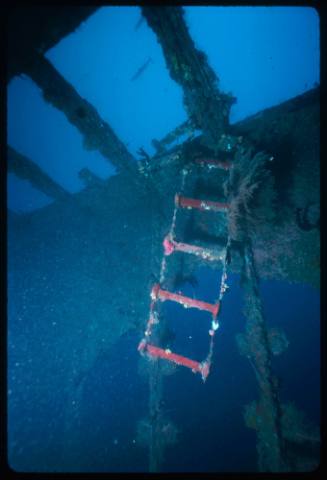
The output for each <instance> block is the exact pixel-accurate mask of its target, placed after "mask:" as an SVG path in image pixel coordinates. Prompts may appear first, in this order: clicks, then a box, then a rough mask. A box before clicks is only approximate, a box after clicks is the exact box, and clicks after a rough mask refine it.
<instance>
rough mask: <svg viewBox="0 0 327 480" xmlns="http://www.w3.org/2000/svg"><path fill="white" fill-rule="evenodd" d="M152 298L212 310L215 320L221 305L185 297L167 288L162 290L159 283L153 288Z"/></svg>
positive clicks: (207, 310)
mask: <svg viewBox="0 0 327 480" xmlns="http://www.w3.org/2000/svg"><path fill="white" fill-rule="evenodd" d="M151 298H152V299H153V300H161V301H162V302H164V301H165V300H171V301H172V302H176V303H180V304H181V305H183V307H185V308H198V309H199V310H204V311H206V312H210V313H211V314H212V316H213V319H214V320H215V319H216V317H217V315H218V312H219V307H220V303H219V302H218V303H215V304H212V303H207V302H203V301H202V300H196V299H194V298H190V297H185V296H184V295H180V294H179V293H172V292H168V291H167V290H162V289H161V288H160V285H159V283H157V284H155V285H153V287H152V290H151Z"/></svg>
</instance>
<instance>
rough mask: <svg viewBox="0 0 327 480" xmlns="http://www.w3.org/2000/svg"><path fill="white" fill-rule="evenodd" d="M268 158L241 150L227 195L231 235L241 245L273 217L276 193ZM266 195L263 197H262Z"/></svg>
mask: <svg viewBox="0 0 327 480" xmlns="http://www.w3.org/2000/svg"><path fill="white" fill-rule="evenodd" d="M269 160H270V158H269V156H268V155H266V154H265V153H263V152H258V153H256V154H255V155H254V154H253V149H252V148H247V149H246V148H244V147H238V148H237V149H236V153H235V157H234V161H233V166H232V168H231V170H230V176H229V179H228V180H227V181H226V182H225V183H224V193H225V196H226V197H227V198H228V200H229V203H230V208H229V214H228V217H229V218H228V231H229V235H230V237H231V238H232V239H233V240H238V241H242V240H243V239H244V235H245V234H246V230H249V229H250V230H253V229H255V228H257V227H258V226H259V225H261V224H262V223H265V222H267V221H270V220H271V219H272V218H273V217H274V200H275V192H274V188H273V179H272V177H271V174H270V171H269V169H268V168H267V162H268V161H269ZM263 192H264V194H263Z"/></svg>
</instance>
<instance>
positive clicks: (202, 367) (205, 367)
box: [146, 343, 210, 380]
mask: <svg viewBox="0 0 327 480" xmlns="http://www.w3.org/2000/svg"><path fill="white" fill-rule="evenodd" d="M146 352H147V353H148V354H149V355H150V356H151V357H154V358H163V359H164V360H169V361H170V362H174V363H176V364H177V365H183V366H184V367H187V368H190V369H191V370H192V372H194V373H200V374H201V375H202V378H203V380H205V379H206V378H207V376H208V375H209V369H210V365H209V363H208V362H197V361H196V360H191V359H190V358H187V357H183V356H182V355H178V354H177V353H173V352H171V351H170V350H167V349H166V350H164V349H163V348H159V347H156V346H154V345H150V344H149V343H148V344H146Z"/></svg>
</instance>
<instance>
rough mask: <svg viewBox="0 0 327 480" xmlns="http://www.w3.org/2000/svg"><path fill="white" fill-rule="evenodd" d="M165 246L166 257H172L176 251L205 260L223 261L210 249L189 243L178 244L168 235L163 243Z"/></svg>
mask: <svg viewBox="0 0 327 480" xmlns="http://www.w3.org/2000/svg"><path fill="white" fill-rule="evenodd" d="M163 246H164V249H165V255H171V254H172V253H173V252H174V251H177V252H184V253H191V254H193V255H197V256H199V257H201V258H203V259H205V260H206V259H207V260H221V261H223V256H222V255H217V254H215V253H214V252H213V251H211V250H209V249H208V248H203V247H199V246H197V245H190V244H189V243H182V242H176V241H175V240H173V239H172V238H171V237H170V235H169V234H168V235H167V236H166V237H165V238H164V241H163Z"/></svg>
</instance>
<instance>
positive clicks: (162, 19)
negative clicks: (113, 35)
mask: <svg viewBox="0 0 327 480" xmlns="http://www.w3.org/2000/svg"><path fill="white" fill-rule="evenodd" d="M142 14H143V15H144V17H145V18H146V20H147V22H148V25H149V26H150V27H151V28H152V30H153V31H154V32H155V34H156V35H157V37H158V41H159V43H160V44H161V46H162V49H163V54H164V56H165V59H166V64H167V68H168V70H169V73H170V75H171V77H172V78H173V80H175V81H176V82H177V83H179V84H180V85H181V87H182V88H183V91H184V106H185V108H186V111H187V113H188V115H189V119H190V121H191V122H192V124H193V125H194V127H195V128H199V129H201V130H202V131H203V135H204V139H205V141H206V144H207V145H208V146H209V147H211V148H213V149H217V148H218V145H219V139H220V137H221V135H222V134H223V133H226V129H227V127H228V117H229V111H230V107H231V105H232V104H233V103H234V101H235V99H234V98H233V97H232V96H230V95H227V94H224V93H222V92H221V91H220V90H219V88H218V78H217V76H216V74H215V72H214V71H213V70H212V68H211V67H210V66H209V64H208V61H207V58H206V55H205V54H204V53H203V52H201V51H200V50H198V49H197V48H196V47H195V45H194V42H193V40H192V38H191V36H190V34H189V31H188V29H187V26H186V23H185V20H184V11H183V9H182V8H181V7H163V6H161V7H160V8H158V7H153V6H149V7H148V6H146V7H142Z"/></svg>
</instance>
